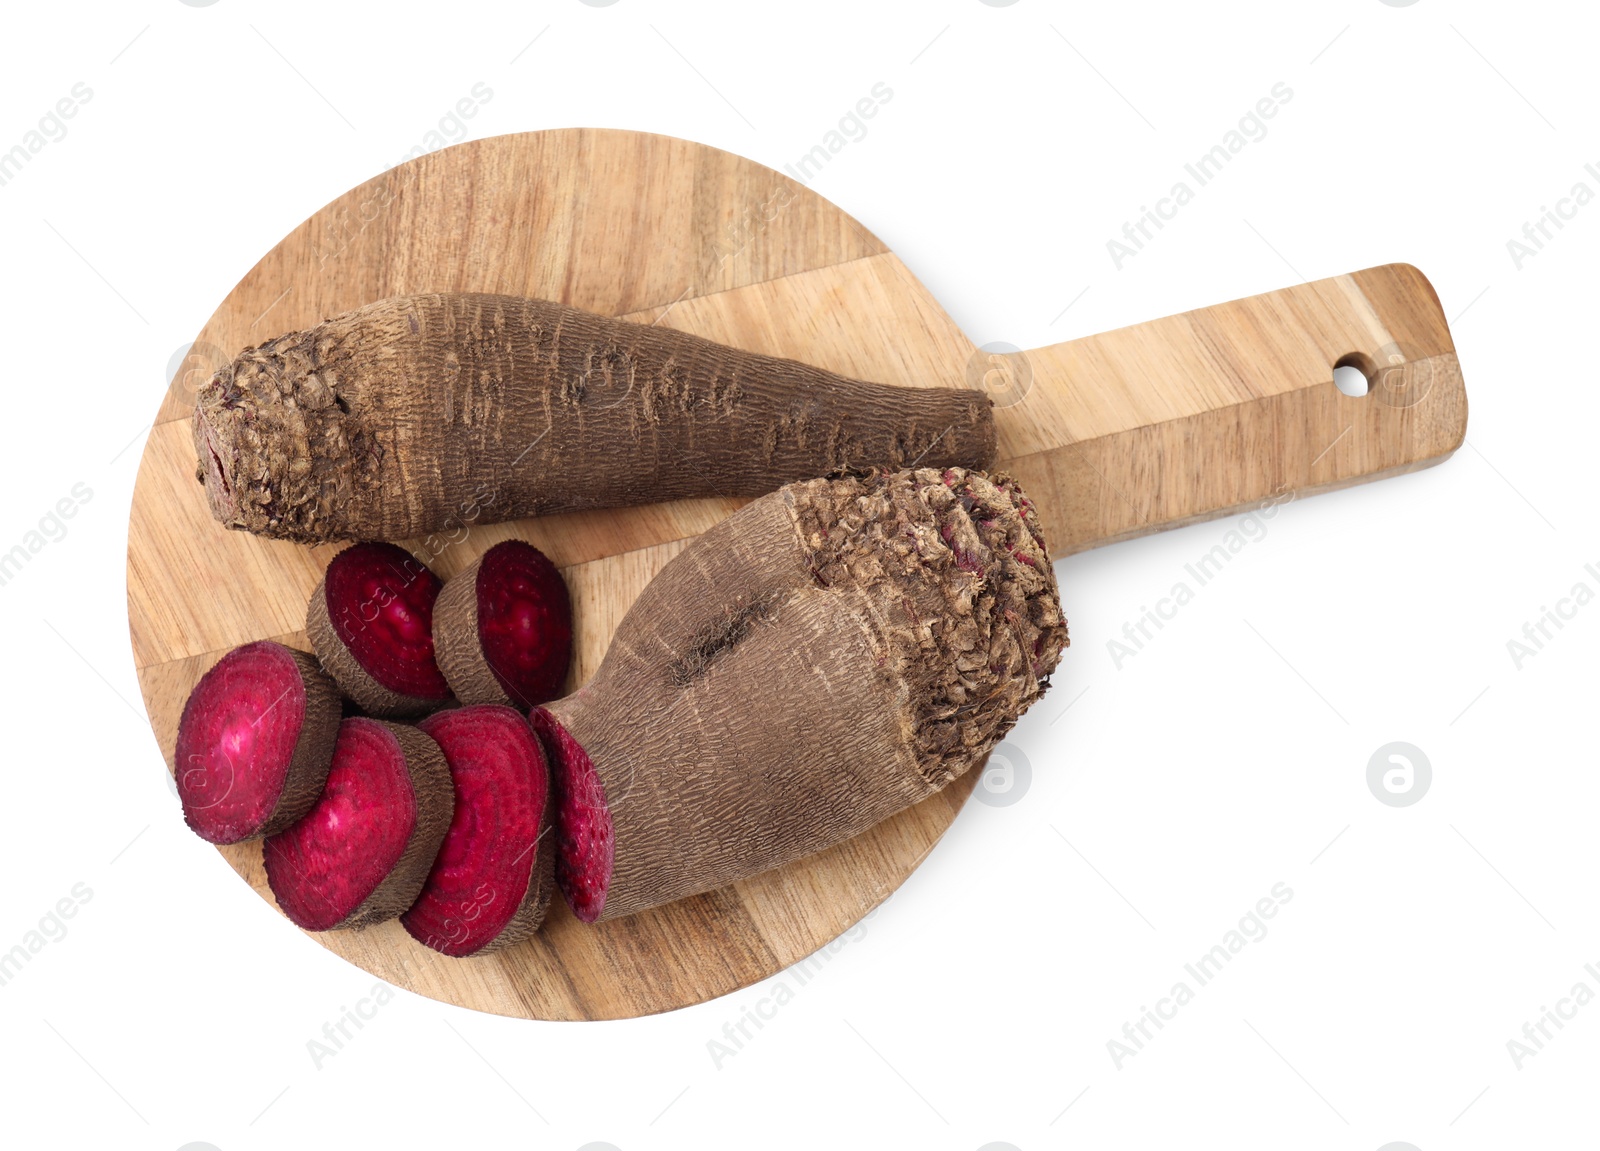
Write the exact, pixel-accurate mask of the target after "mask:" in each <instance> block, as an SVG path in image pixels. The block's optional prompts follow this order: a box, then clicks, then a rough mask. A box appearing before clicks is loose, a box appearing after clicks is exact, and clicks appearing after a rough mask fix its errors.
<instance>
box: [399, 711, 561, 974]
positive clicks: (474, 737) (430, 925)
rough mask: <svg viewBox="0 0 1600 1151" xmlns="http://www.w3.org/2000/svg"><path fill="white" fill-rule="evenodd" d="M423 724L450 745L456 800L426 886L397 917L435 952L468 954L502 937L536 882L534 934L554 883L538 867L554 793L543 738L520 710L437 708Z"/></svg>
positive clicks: (445, 745)
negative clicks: (540, 743)
mask: <svg viewBox="0 0 1600 1151" xmlns="http://www.w3.org/2000/svg"><path fill="white" fill-rule="evenodd" d="M418 726H419V727H421V728H422V730H423V731H425V732H426V733H427V734H428V735H431V736H432V737H433V738H434V739H435V740H437V741H438V744H439V746H440V747H441V748H442V749H443V750H444V756H445V760H446V761H447V762H448V763H449V765H450V779H451V783H452V784H453V785H454V788H455V798H456V806H455V815H454V816H453V817H452V818H451V821H450V830H449V832H447V833H446V835H445V840H444V846H443V847H441V848H440V849H439V854H438V856H436V857H435V859H434V861H433V870H432V871H430V872H429V873H428V882H427V885H426V886H425V887H424V888H423V889H422V894H421V895H420V896H419V897H418V898H417V901H416V903H414V904H412V905H411V910H409V911H407V912H406V913H405V914H404V915H402V916H401V917H400V922H401V923H402V924H403V925H404V926H405V929H406V930H407V931H409V932H410V933H411V935H412V937H413V938H415V939H416V940H417V941H418V942H420V943H423V944H425V945H426V946H428V947H431V948H433V949H434V950H435V951H440V952H443V953H444V954H445V955H452V956H463V955H471V954H473V953H474V952H477V951H481V950H482V949H483V948H485V947H486V946H488V945H489V944H491V943H495V942H497V941H500V942H504V941H502V940H501V939H500V937H501V935H502V933H504V932H505V931H506V929H507V926H508V925H510V924H511V922H512V920H513V919H514V918H516V917H517V912H518V911H519V910H521V909H522V906H523V903H524V901H525V900H526V899H527V898H528V896H529V894H530V892H529V887H530V884H532V885H533V886H534V891H533V895H534V899H535V903H536V906H535V907H533V908H531V909H530V912H531V915H530V917H529V919H530V920H531V922H529V923H528V926H527V932H526V933H531V930H532V928H533V927H536V926H537V925H538V918H539V916H540V915H542V913H543V903H544V902H545V901H547V900H548V889H549V880H548V873H546V874H545V875H544V876H540V875H536V874H535V872H536V868H537V866H538V864H539V862H540V859H539V848H540V846H541V844H540V836H541V833H544V832H545V828H546V818H545V817H546V807H547V803H548V800H549V791H550V775H549V769H548V768H547V767H546V765H545V758H544V751H543V750H542V748H541V747H540V745H539V740H538V738H537V737H536V736H535V735H534V734H533V729H532V728H531V727H529V726H528V721H527V720H526V719H524V718H523V717H522V714H521V713H520V712H518V711H515V710H513V709H512V708H509V707H500V706H496V705H493V704H482V705H478V706H473V707H463V708H457V709H455V710H453V711H443V712H438V713H436V714H434V715H431V716H429V717H428V718H427V719H425V720H423V721H422V722H421V723H420V724H418ZM548 859H549V857H548V855H546V856H545V863H546V866H548ZM540 888H543V890H542V891H541V890H540ZM521 934H525V933H519V937H520V935H521Z"/></svg>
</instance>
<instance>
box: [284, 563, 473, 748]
mask: <svg viewBox="0 0 1600 1151" xmlns="http://www.w3.org/2000/svg"><path fill="white" fill-rule="evenodd" d="M440 586H441V584H440V582H439V577H438V576H436V575H434V574H433V572H432V571H430V570H429V569H428V566H427V565H426V564H424V563H423V562H422V561H421V560H419V559H417V557H416V556H414V555H412V554H411V553H410V552H408V551H406V550H405V548H402V547H397V546H396V545H394V544H385V543H361V544H353V545H351V546H350V547H347V548H345V549H344V551H342V552H340V553H339V554H338V555H336V556H334V557H333V562H332V563H330V564H329V565H328V570H327V572H326V573H325V574H324V575H323V577H322V582H320V583H319V584H317V587H316V590H315V591H313V592H312V593H311V600H310V602H309V603H307V605H306V632H307V634H308V635H310V637H311V646H312V647H313V648H315V649H316V653H317V658H319V659H320V660H322V665H323V667H325V668H327V669H328V673H329V674H330V675H332V676H333V678H334V679H335V680H336V681H337V682H338V684H339V686H340V687H341V688H342V689H343V690H344V693H345V694H346V695H348V696H349V697H350V698H351V699H353V700H355V701H356V703H358V704H360V705H361V707H362V708H363V709H364V710H365V711H366V712H367V713H368V714H370V715H376V716H384V717H387V718H403V717H407V716H417V715H426V714H427V713H428V712H430V711H434V710H437V709H438V708H440V707H443V706H444V705H445V704H447V703H448V702H449V701H450V685H449V684H448V683H446V682H445V678H444V676H443V674H441V673H440V671H439V665H438V664H437V663H436V662H435V661H434V657H433V603H434V600H435V599H437V598H438V596H439V588H440Z"/></svg>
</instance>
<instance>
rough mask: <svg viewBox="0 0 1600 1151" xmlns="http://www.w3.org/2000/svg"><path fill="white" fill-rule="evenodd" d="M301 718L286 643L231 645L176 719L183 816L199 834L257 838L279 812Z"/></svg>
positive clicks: (300, 692) (300, 691)
mask: <svg viewBox="0 0 1600 1151" xmlns="http://www.w3.org/2000/svg"><path fill="white" fill-rule="evenodd" d="M305 721H306V686H305V682H304V680H303V679H302V678H301V670H300V666H299V664H297V663H296V662H295V660H294V657H293V656H292V655H290V653H289V651H288V649H287V648H284V647H281V646H279V645H278V644H275V643H270V642H261V643H251V644H246V645H245V646H243V647H239V648H235V649H234V650H233V651H231V652H229V653H228V654H227V655H225V656H223V657H222V659H220V660H219V661H217V664H216V666H215V667H213V668H212V669H211V670H210V671H208V672H206V674H205V675H204V676H203V677H201V680H200V682H199V683H198V684H196V685H195V688H194V691H193V692H192V693H190V695H189V700H188V702H187V703H186V704H184V707H183V718H182V719H180V720H179V721H178V741H177V748H176V751H175V753H174V763H175V764H176V765H177V784H178V798H179V799H180V800H181V801H182V803H183V818H184V821H185V822H186V823H188V825H189V826H190V827H191V828H192V829H193V830H194V832H195V834H196V835H198V836H200V838H201V839H204V840H207V841H209V842H211V843H238V842H240V841H241V840H245V839H249V838H251V837H252V836H255V835H259V834H261V832H262V829H263V828H264V827H266V825H267V823H268V821H269V820H271V819H272V817H273V814H274V812H276V811H277V809H278V802H279V800H280V798H281V797H282V795H283V791H284V785H285V784H286V783H287V781H288V777H289V768H290V765H291V763H292V762H293V760H294V754H295V748H296V747H297V746H298V744H299V741H300V736H301V732H302V729H303V727H304V725H305Z"/></svg>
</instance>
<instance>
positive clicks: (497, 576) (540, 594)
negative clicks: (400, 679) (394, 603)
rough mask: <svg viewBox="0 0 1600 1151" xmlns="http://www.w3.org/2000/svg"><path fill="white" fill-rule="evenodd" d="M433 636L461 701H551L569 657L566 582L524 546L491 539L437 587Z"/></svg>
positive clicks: (516, 704) (446, 674)
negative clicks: (439, 589) (474, 557)
mask: <svg viewBox="0 0 1600 1151" xmlns="http://www.w3.org/2000/svg"><path fill="white" fill-rule="evenodd" d="M433 639H434V643H435V645H436V646H437V653H438V657H439V668H440V670H442V671H443V672H444V677H445V679H446V680H447V681H448V682H449V684H450V687H451V690H453V691H454V692H455V695H456V698H457V699H459V700H460V701H461V702H462V703H499V704H509V705H511V706H514V707H518V708H523V709H527V708H530V707H533V706H534V705H536V704H541V703H544V702H545V701H547V700H551V699H554V698H555V697H556V696H557V695H558V694H559V693H560V691H561V682H562V680H564V679H566V676H567V664H568V663H569V662H570V660H571V658H572V600H571V598H570V597H569V596H568V594H567V584H566V581H565V580H563V579H562V578H561V573H560V572H559V571H557V570H556V565H555V564H553V563H551V562H550V560H549V558H548V557H546V556H545V554H544V553H543V552H541V551H540V550H539V549H538V548H536V547H534V546H533V545H532V544H527V543H524V542H523V541H521V540H506V541H505V542H504V543H498V544H495V546H494V547H492V548H490V549H489V550H488V551H486V552H484V553H483V555H482V556H480V557H479V558H478V559H477V560H476V561H474V562H473V563H472V564H471V565H470V566H469V567H467V568H466V569H464V570H463V571H461V572H460V573H459V574H457V575H456V576H454V577H452V578H451V579H450V580H449V581H448V582H447V583H446V584H445V585H444V591H442V592H441V593H440V594H439V600H438V602H437V603H436V604H435V605H434V611H433Z"/></svg>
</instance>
